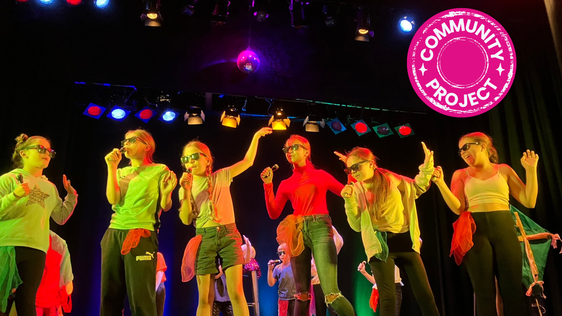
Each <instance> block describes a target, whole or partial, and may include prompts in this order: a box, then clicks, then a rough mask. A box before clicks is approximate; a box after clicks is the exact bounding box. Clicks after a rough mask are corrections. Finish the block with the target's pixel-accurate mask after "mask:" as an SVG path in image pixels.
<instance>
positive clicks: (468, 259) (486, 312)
mask: <svg viewBox="0 0 562 316" xmlns="http://www.w3.org/2000/svg"><path fill="white" fill-rule="evenodd" d="M472 217H473V218H474V222H475V223H476V231H475V232H474V234H473V236H472V241H473V242H474V246H472V248H471V249H470V250H469V251H468V252H467V253H466V255H465V256H464V259H463V263H464V265H465V267H466V269H467V270H468V274H469V276H470V280H471V281H472V287H473V289H474V293H475V294H476V310H477V315H478V316H496V315H497V314H496V286H495V278H496V277H497V279H498V287H499V291H500V294H501V297H502V299H503V303H504V304H503V309H504V315H509V316H519V315H529V310H528V308H527V307H526V305H525V298H524V295H523V291H522V290H521V284H522V282H523V281H522V253H521V244H520V243H519V239H518V238H517V234H516V232H515V224H514V222H513V218H512V216H511V212H510V211H494V212H478V213H472Z"/></svg>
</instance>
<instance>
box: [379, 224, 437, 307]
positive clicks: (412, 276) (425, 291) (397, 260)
mask: <svg viewBox="0 0 562 316" xmlns="http://www.w3.org/2000/svg"><path fill="white" fill-rule="evenodd" d="M387 242H388V249H389V254H388V259H387V260H386V262H384V261H381V260H379V259H377V258H375V257H372V258H371V259H370V260H369V264H370V266H371V271H372V272H373V275H374V277H375V280H376V282H377V288H378V290H379V315H380V316H395V315H396V283H395V280H394V265H397V266H398V268H400V270H401V271H403V272H405V273H406V275H407V276H408V282H409V283H410V286H411V287H412V291H413V292H414V296H415V297H416V301H418V305H419V306H420V309H421V311H422V314H423V315H424V316H439V311H438V310H437V305H436V304H435V298H434V297H433V292H431V287H430V286H429V281H428V279H427V274H426V273H425V267H424V266H423V262H422V260H421V257H420V254H419V253H417V252H415V251H414V250H413V249H412V240H411V238H410V232H405V233H401V234H393V233H388V235H387Z"/></svg>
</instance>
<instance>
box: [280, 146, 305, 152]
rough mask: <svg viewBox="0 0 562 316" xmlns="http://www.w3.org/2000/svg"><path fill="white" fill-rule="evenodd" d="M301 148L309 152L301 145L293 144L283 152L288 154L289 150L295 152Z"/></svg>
mask: <svg viewBox="0 0 562 316" xmlns="http://www.w3.org/2000/svg"><path fill="white" fill-rule="evenodd" d="M299 147H302V148H303V149H305V150H308V148H306V147H304V146H303V145H301V144H293V145H291V146H287V147H283V148H282V150H283V152H284V153H288V152H289V150H292V151H295V150H297V149H299Z"/></svg>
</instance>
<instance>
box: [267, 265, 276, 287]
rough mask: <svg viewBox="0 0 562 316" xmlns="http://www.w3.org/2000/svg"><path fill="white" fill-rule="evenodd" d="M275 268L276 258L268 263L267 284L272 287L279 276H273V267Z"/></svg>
mask: <svg viewBox="0 0 562 316" xmlns="http://www.w3.org/2000/svg"><path fill="white" fill-rule="evenodd" d="M274 268H275V260H269V262H268V263H267V285H269V287H272V286H274V285H275V283H276V282H277V278H276V277H275V276H273V269H274Z"/></svg>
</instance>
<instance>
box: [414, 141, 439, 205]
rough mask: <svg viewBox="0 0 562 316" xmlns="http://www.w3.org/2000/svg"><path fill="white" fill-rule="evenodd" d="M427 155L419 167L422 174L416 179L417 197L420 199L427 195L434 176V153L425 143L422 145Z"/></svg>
mask: <svg viewBox="0 0 562 316" xmlns="http://www.w3.org/2000/svg"><path fill="white" fill-rule="evenodd" d="M421 144H422V147H423V152H424V155H425V158H424V161H423V164H422V165H421V166H420V167H419V170H420V172H419V173H418V174H417V175H416V177H415V178H414V183H415V187H416V195H417V196H418V197H419V196H420V195H422V194H423V193H425V192H426V191H427V190H428V189H429V186H430V185H431V177H432V175H433V170H434V168H433V151H432V150H429V149H428V148H427V146H426V145H425V143H424V142H422V143H421Z"/></svg>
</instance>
